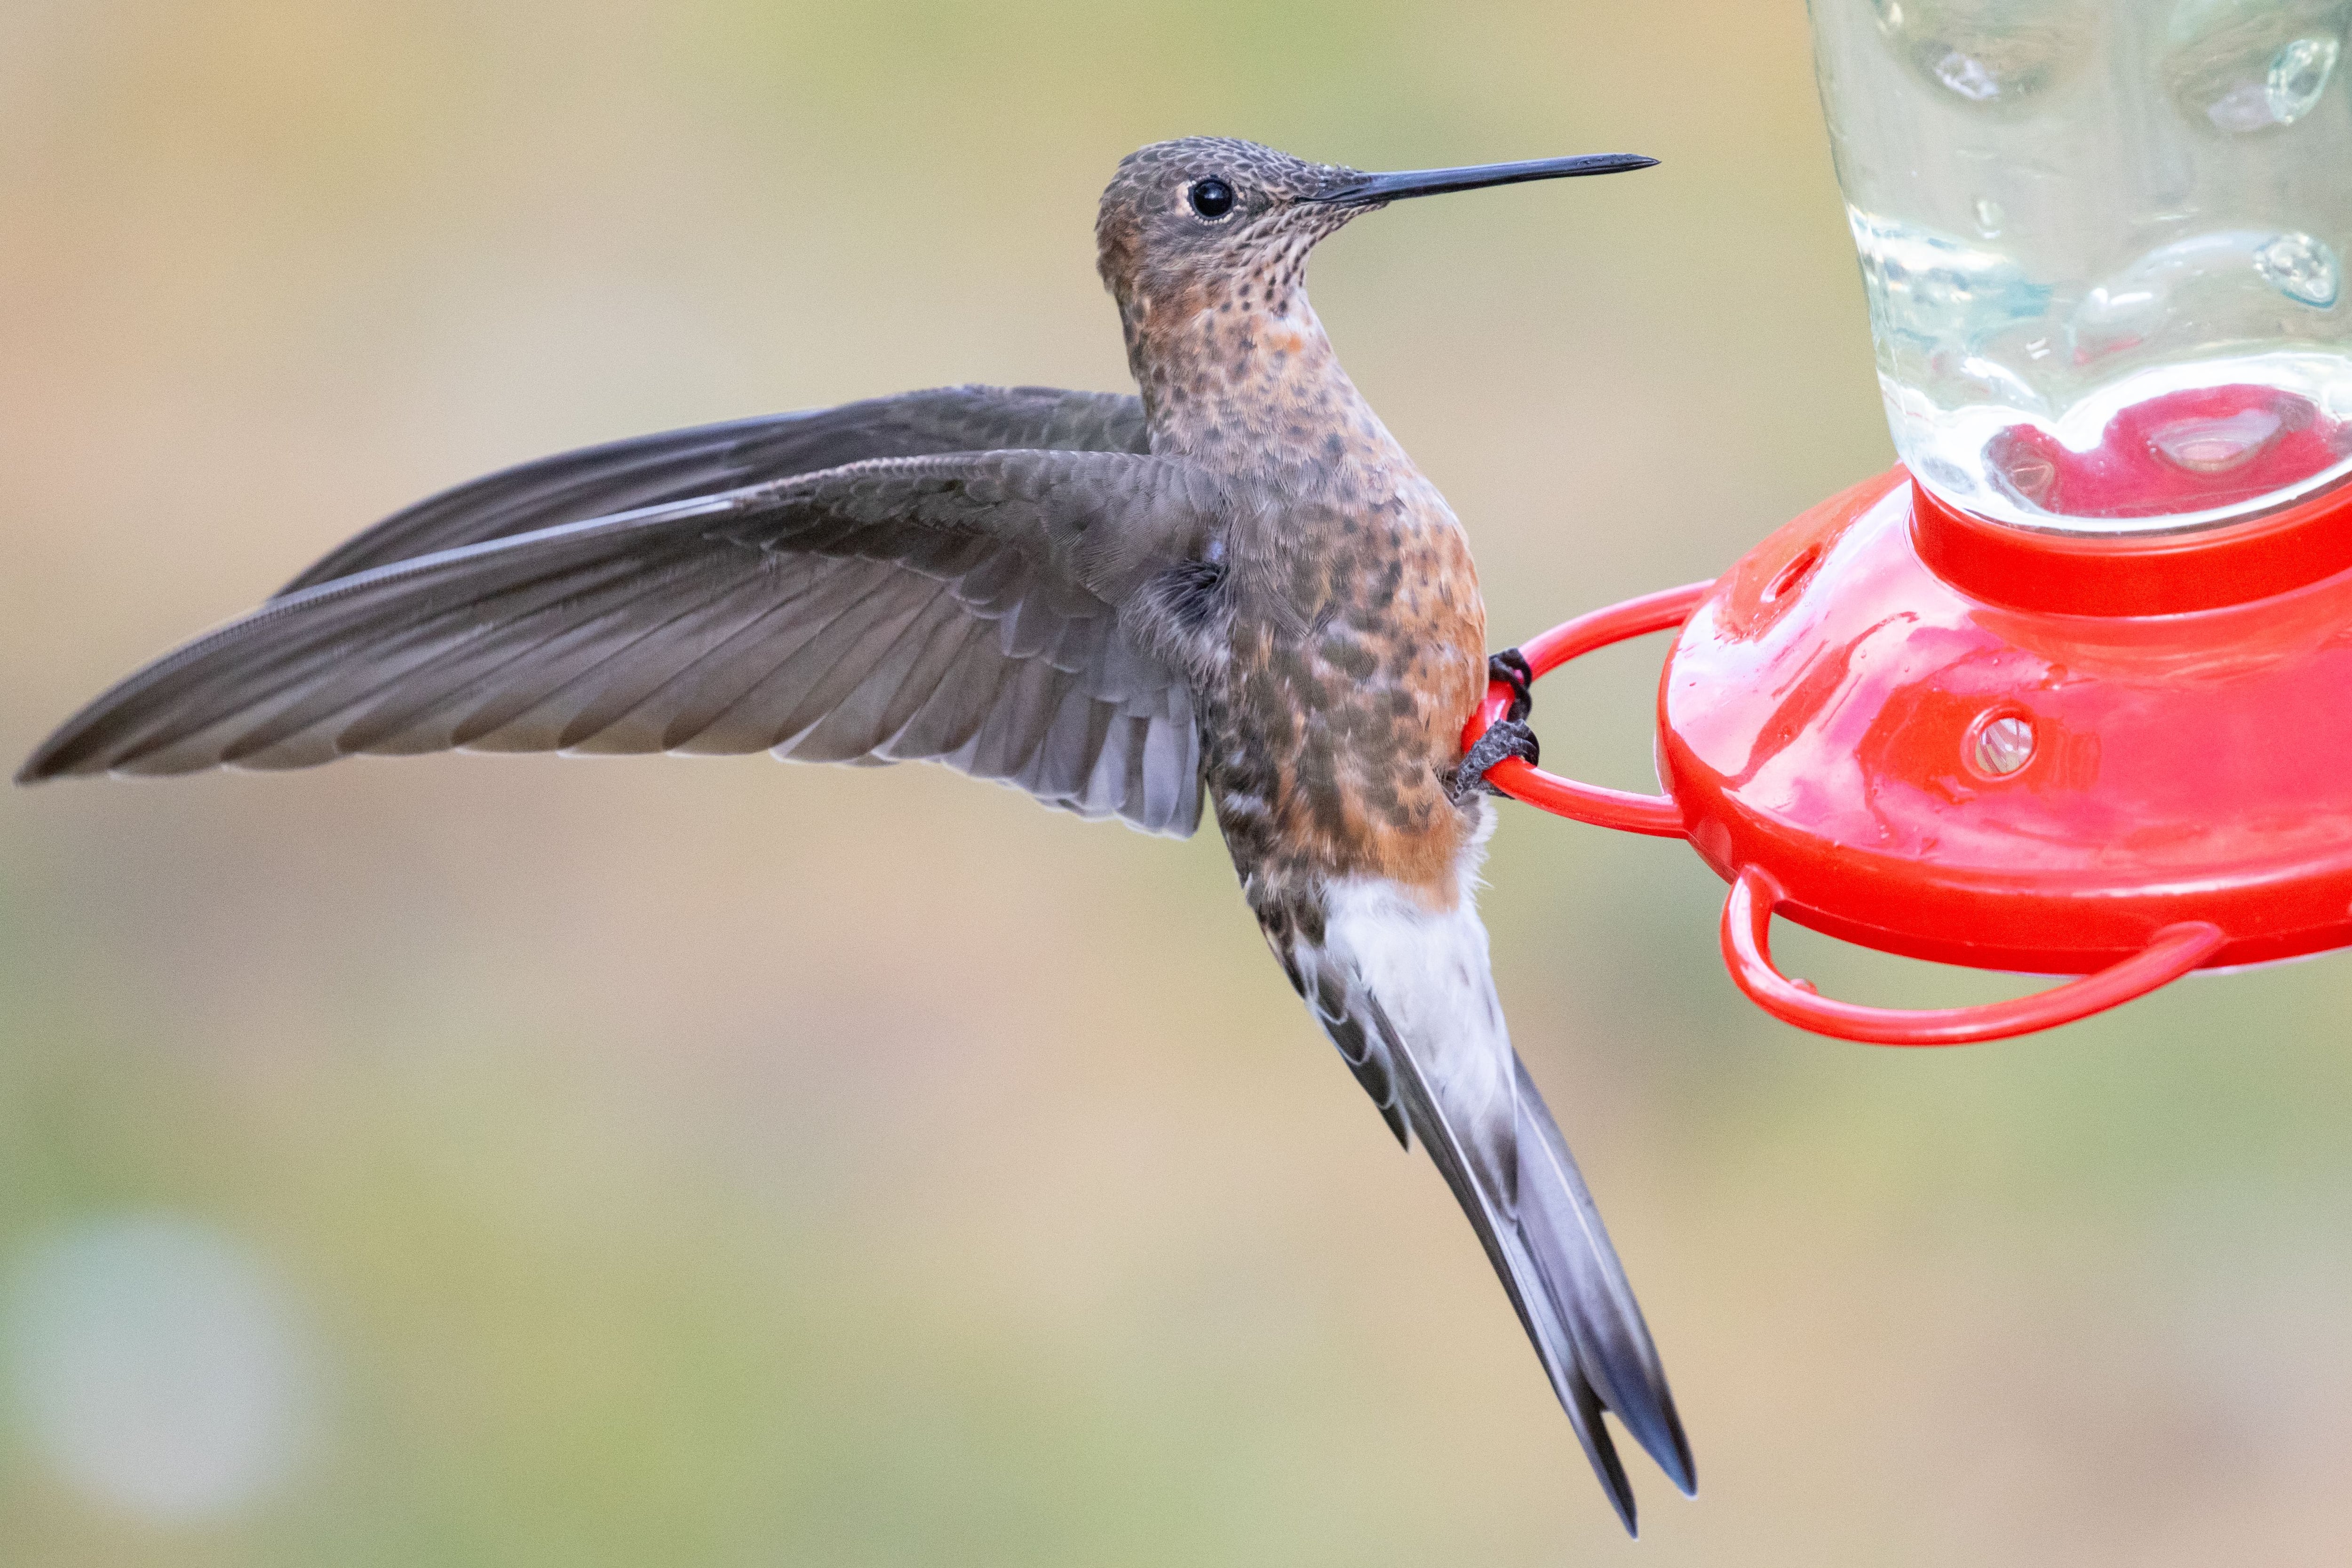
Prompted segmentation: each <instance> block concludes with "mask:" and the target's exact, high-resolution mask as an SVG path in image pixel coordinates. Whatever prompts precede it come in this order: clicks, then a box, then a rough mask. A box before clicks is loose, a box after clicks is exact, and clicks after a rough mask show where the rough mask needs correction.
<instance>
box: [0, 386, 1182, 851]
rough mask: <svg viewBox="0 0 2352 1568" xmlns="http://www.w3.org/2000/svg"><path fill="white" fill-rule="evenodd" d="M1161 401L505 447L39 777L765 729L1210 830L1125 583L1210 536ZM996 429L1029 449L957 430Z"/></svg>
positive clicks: (825, 753)
mask: <svg viewBox="0 0 2352 1568" xmlns="http://www.w3.org/2000/svg"><path fill="white" fill-rule="evenodd" d="M1140 425H1141V413H1140V409H1139V407H1138V405H1136V403H1135V401H1134V400H1133V399H1132V398H1115V397H1107V396H1099V395H1087V394H1068V393H1051V392H1043V391H1038V390H1035V389H1020V390H1014V391H1009V392H1008V391H999V390H995V389H989V388H973V387H960V388H953V389H950V390H947V391H942V392H927V393H915V394H910V395H908V396H905V397H899V398H882V399H877V400H874V401H872V402H868V403H862V404H852V405H848V406H846V407H844V408H836V409H828V410H824V411H820V412H818V413H814V414H804V415H787V416H781V417H778V418H773V419H764V420H750V421H743V422H740V423H736V424H730V425H723V426H709V427H706V428H703V429H698V430H688V431H681V432H677V433H676V434H672V435H667V436H659V437H650V438H647V439H645V440H641V441H627V442H618V443H614V444H613V445H610V446H605V447H591V448H589V449H587V450H585V451H582V452H575V453H572V454H568V455H566V456H563V457H559V458H550V459H547V460H546V461H543V462H539V463H532V464H528V465H525V466H523V467H521V468H514V469H509V470H508V471H507V472H505V473H501V474H497V475H493V476H491V477H490V478H488V479H480V480H477V481H475V482H474V483H472V484H469V485H466V486H463V487H460V488H459V489H455V490H452V491H449V492H447V493H446V494H445V495H442V496H439V497H436V498H435V499H434V500H428V501H425V502H424V503H423V504H421V505H419V506H416V507H413V508H411V509H409V510H406V511H404V512H401V513H399V514H397V515H396V516H394V517H392V518H390V519H387V520H386V521H383V522H382V523H380V524H378V525H377V526H376V527H375V528H373V529H371V530H370V531H367V532H366V533H363V534H362V535H360V536H359V537H358V538H357V539H355V540H353V541H352V542H351V543H349V544H347V545H345V546H344V547H343V548H341V550H338V551H336V552H334V553H333V554H331V555H330V556H329V557H328V558H327V559H326V561H324V562H322V563H320V565H318V566H316V567H313V568H312V569H311V570H310V571H309V572H307V573H305V574H303V575H302V576H301V577H299V578H298V579H297V580H296V582H295V583H294V584H292V585H291V586H289V588H288V589H287V590H286V592H285V593H283V594H281V595H279V596H278V598H276V599H273V600H272V601H270V602H269V603H268V604H267V605H264V606H263V607H262V608H260V609H259V610H257V611H255V612H254V613H253V614H252V615H250V616H246V617H244V618H243V619H241V620H237V621H235V622H232V623H230V624H229V625H228V626H224V627H222V628H220V629H219V630H217V631H215V632H213V633H211V634H209V635H207V636H205V637H199V638H198V639H196V640H195V641H194V642H192V643H190V644H188V645H187V646H186V647H183V648H181V649H180V650H179V651H177V652H175V653H173V654H171V655H169V656H167V657H166V658H163V659H160V660H158V661H156V662H155V663H154V664H152V665H150V666H149V667H148V668H145V669H142V670H141V671H140V672H139V673H138V674H136V675H133V676H132V677H131V678H130V679H127V680H125V681H123V682H122V683H121V684H120V685H118V686H117V687H115V688H114V689H112V690H110V691H109V692H107V693H106V694H105V695H104V696H102V697H100V698H99V699H98V700H97V701H95V702H93V703H92V704H90V706H89V708H87V709H85V710H83V711H82V712H81V713H80V714H79V715H78V716H76V717H75V718H74V719H73V720H72V721H69V722H68V724H67V725H66V726H65V727H64V728H63V729H61V730H60V731H58V733H57V734H56V735H55V736H54V737H52V738H51V739H50V741H49V742H47V744H46V745H44V746H43V747H42V748H41V750H40V751H39V752H37V753H36V754H35V755H34V757H33V758H32V760H31V761H30V762H28V763H26V766H25V769H24V771H23V773H21V774H20V775H19V776H20V777H21V778H23V779H24V780H26V781H32V780H37V779H44V778H51V777H57V776H59V775H62V774H68V773H188V772H193V771H195V770H198V769H203V768H209V767H215V766H221V765H224V764H226V765H230V766H238V767H250V768H289V767H304V766H308V765H310V764H313V763H324V762H330V761H332V760H333V759H335V758H337V757H340V756H346V755H351V754H354V753H362V752H378V753H393V752H431V751H442V750H447V749H450V748H467V749H473V750H480V751H510V752H531V751H572V752H759V751H772V752H776V753H777V754H778V755H780V756H790V757H797V758H802V759H804V760H809V761H821V762H856V761H871V762H898V761H915V760H922V761H931V762H940V763H947V764H948V765H949V766H950V767H955V768H959V769H961V770H962V771H963V772H966V773H971V774H973V775H974V776H976V777H981V778H987V779H996V780H1002V781H1003V782H1005V783H1008V784H1016V785H1018V786H1019V787H1021V788H1023V789H1025V790H1028V791H1029V792H1030V793H1031V794H1033V795H1036V796H1037V797H1038V798H1040V799H1042V800H1044V801H1046V802H1047V803H1048V804H1051V805H1058V806H1061V807H1064V808H1066V809H1068V810H1071V811H1075V812H1077V813H1079V814H1080V815H1083V816H1108V815H1117V816H1121V817H1124V818H1126V819H1127V820H1129V822H1132V823H1134V824H1135V825H1136V826H1139V827H1143V828H1146V829H1148V830H1150V831H1152V832H1158V833H1171V834H1179V835H1181V834H1188V833H1190V832H1192V830H1193V828H1194V826H1196V825H1197V824H1198V822H1199V819H1200V810H1201V793H1200V783H1199V779H1200V764H1199V742H1198V727H1197V726H1196V725H1195V724H1194V722H1193V721H1192V702H1191V697H1190V695H1189V692H1188V690H1187V689H1186V687H1185V685H1184V684H1183V683H1182V682H1181V680H1179V679H1177V678H1176V677H1175V676H1174V674H1173V673H1172V672H1171V670H1170V669H1169V668H1168V667H1167V666H1166V665H1165V664H1164V663H1162V662H1161V661H1160V659H1158V658H1155V657H1153V656H1152V655H1151V654H1150V653H1149V652H1147V651H1145V650H1144V649H1142V648H1140V647H1138V646H1137V645H1136V643H1135V641H1134V639H1133V638H1131V637H1129V636H1128V635H1127V634H1126V633H1125V632H1123V631H1122V629H1121V628H1120V626H1119V624H1118V613H1117V607H1118V599H1119V597H1120V596H1121V595H1124V594H1126V593H1129V592H1132V591H1133V590H1134V588H1135V586H1136V585H1137V584H1138V583H1139V581H1140V579H1141V578H1142V577H1143V576H1148V575H1149V574H1150V571H1151V570H1152V569H1154V568H1155V567H1156V566H1157V565H1159V564H1160V563H1162V557H1163V556H1164V555H1167V554H1169V553H1170V552H1173V551H1175V550H1177V549H1180V548H1181V544H1183V543H1185V542H1189V541H1188V540H1187V539H1186V538H1185V537H1184V530H1183V523H1184V520H1185V519H1187V518H1188V517H1191V516H1192V498H1191V497H1190V496H1188V495H1187V494H1186V493H1185V492H1186V487H1187V484H1188V482H1192V483H1197V481H1194V480H1191V479H1190V478H1189V476H1187V475H1186V474H1185V473H1184V472H1183V470H1181V468H1178V467H1177V466H1176V465H1171V464H1168V463H1165V462H1162V461H1160V460H1158V459H1154V458H1149V457H1145V456H1140V455H1138V454H1137V453H1136V452H1135V450H1134V447H1135V446H1136V445H1138V444H1139V443H1138V441H1137V437H1136V435H1135V432H1136V431H1138V430H1139V428H1140ZM990 438H996V439H1004V440H1016V441H1020V440H1025V441H1028V442H1031V443H1033V444H1034V445H1033V446H1032V447H1027V448H1023V449H1013V450H999V451H972V450H970V449H968V448H967V447H965V446H964V445H963V444H964V443H969V442H971V441H974V440H982V439H990ZM951 443H952V444H953V445H950V444H951ZM1047 443H1061V444H1062V445H1061V446H1060V447H1059V448H1058V449H1046V446H1045V444H1047ZM926 452H928V453H932V454H938V455H931V456H915V455H912V454H917V453H926ZM812 465H814V471H812V467H811V466H812ZM713 486H716V487H717V488H718V493H716V494H714V493H712V489H711V487H713ZM1145 517H1150V518H1156V519H1159V520H1160V527H1159V528H1157V529H1153V528H1149V527H1143V526H1138V525H1137V524H1136V523H1135V522H1134V521H1129V522H1128V524H1127V525H1126V526H1113V527H1109V528H1102V527H1097V526H1096V525H1097V524H1099V523H1101V522H1102V521H1104V520H1105V519H1106V518H1111V519H1127V520H1136V519H1140V518H1145Z"/></svg>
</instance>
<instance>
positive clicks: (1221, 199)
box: [1184, 174, 1234, 219]
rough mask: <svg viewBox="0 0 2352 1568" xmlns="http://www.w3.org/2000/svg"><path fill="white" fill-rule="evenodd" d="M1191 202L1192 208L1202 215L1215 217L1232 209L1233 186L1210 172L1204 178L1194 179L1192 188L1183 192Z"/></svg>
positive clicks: (1223, 214)
mask: <svg viewBox="0 0 2352 1568" xmlns="http://www.w3.org/2000/svg"><path fill="white" fill-rule="evenodd" d="M1184 194H1185V195H1186V196H1187V197H1189V198H1190V199H1191V201H1192V210H1193V211H1194V212H1196V213H1199V214H1200V215H1201V216H1202V217H1205V218H1210V219H1215V218H1221V217H1223V216H1225V215H1226V214H1227V213H1229V212H1231V211H1233V210H1234V188H1233V186H1231V185H1229V184H1225V183H1224V181H1223V180H1220V179H1218V178H1217V177H1216V176H1215V175H1213V174H1212V175H1210V176H1209V177H1208V178H1207V179H1205V180H1195V181H1193V182H1192V189H1191V190H1189V191H1187V192H1185V193H1184Z"/></svg>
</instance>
